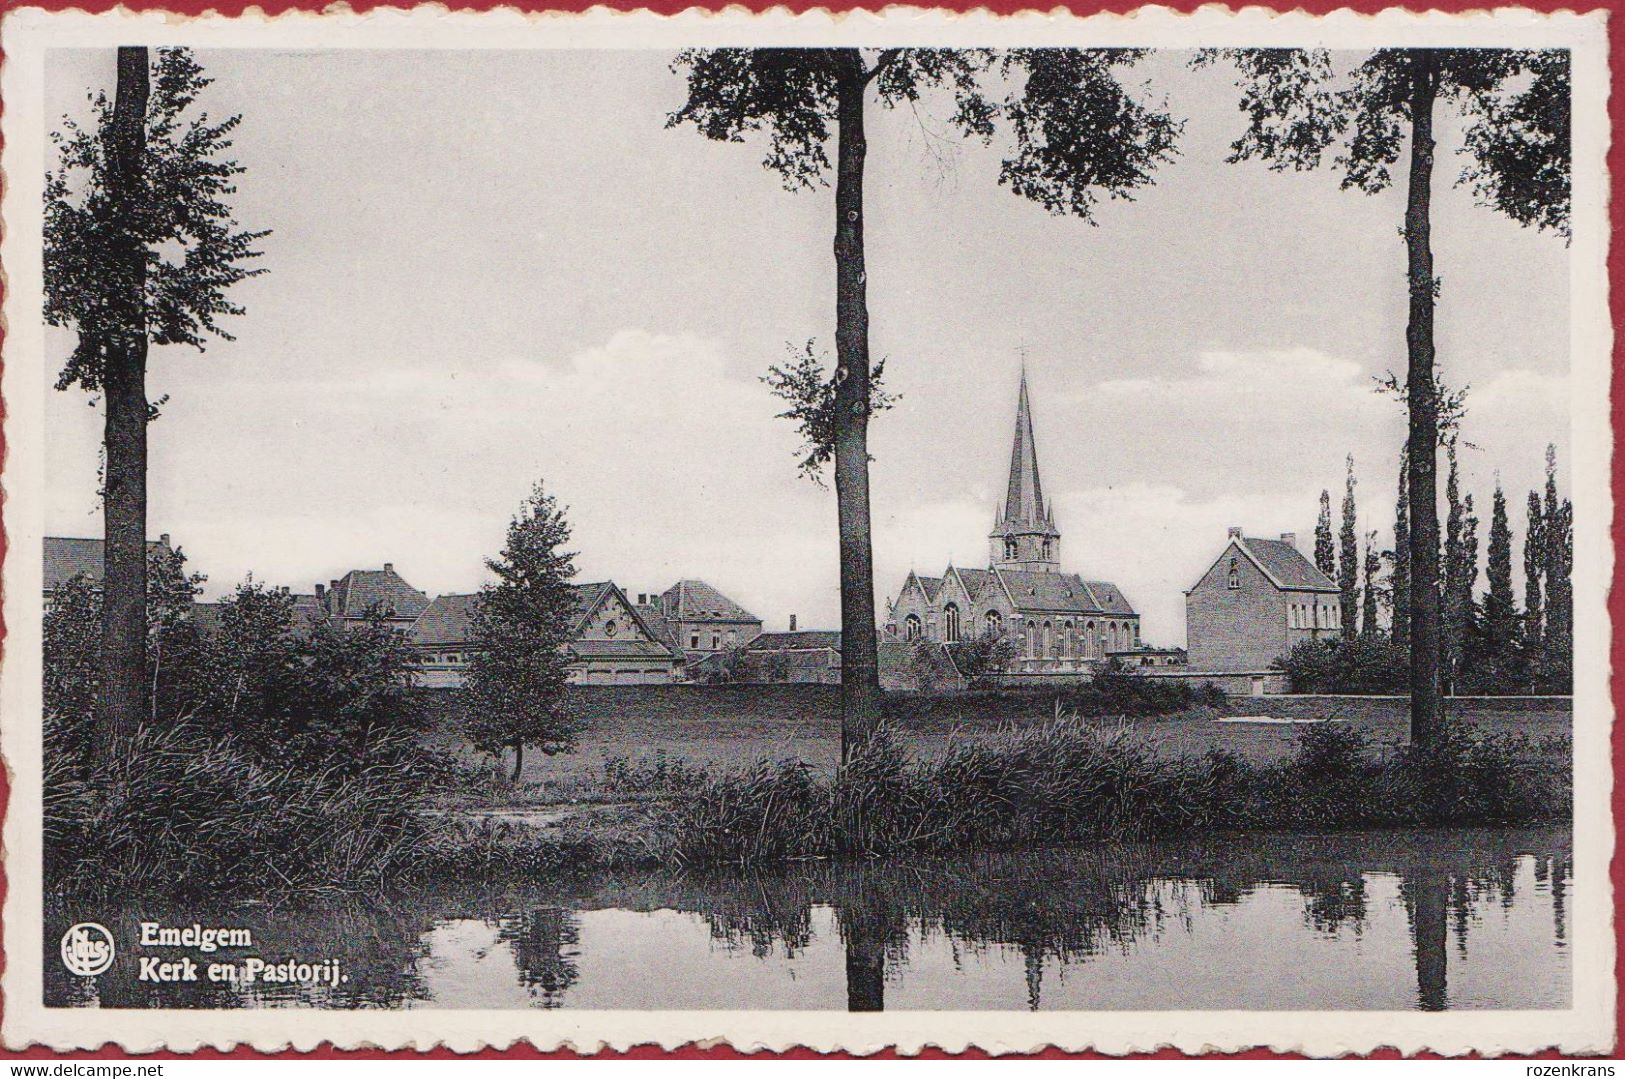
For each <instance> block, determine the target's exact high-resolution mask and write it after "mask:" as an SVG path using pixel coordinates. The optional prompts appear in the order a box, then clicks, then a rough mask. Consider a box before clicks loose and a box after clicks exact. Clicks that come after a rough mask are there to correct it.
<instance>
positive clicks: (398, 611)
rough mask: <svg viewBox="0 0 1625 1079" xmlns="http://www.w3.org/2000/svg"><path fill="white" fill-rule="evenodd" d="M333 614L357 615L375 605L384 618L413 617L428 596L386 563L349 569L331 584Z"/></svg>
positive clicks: (357, 616) (426, 602) (355, 616)
mask: <svg viewBox="0 0 1625 1079" xmlns="http://www.w3.org/2000/svg"><path fill="white" fill-rule="evenodd" d="M332 604H333V607H332V610H333V613H334V614H335V615H337V616H339V617H341V618H360V617H361V616H362V615H364V614H366V613H367V610H368V609H369V608H371V607H374V606H376V607H377V608H378V609H379V610H380V611H382V612H383V613H384V615H385V617H388V618H416V617H417V616H418V615H420V614H422V613H423V612H424V610H425V609H426V608H427V607H428V606H429V597H428V596H427V595H426V594H424V593H422V592H419V591H418V590H417V589H416V588H413V587H412V586H411V585H409V584H407V583H406V581H405V580H404V579H403V578H402V577H401V575H400V574H398V573H396V572H395V567H394V566H392V565H390V564H389V563H387V562H386V563H385V564H384V568H383V569H353V570H351V571H350V572H349V573H346V574H345V575H344V576H343V577H340V578H339V580H338V583H337V584H335V585H334V586H333V599H332Z"/></svg>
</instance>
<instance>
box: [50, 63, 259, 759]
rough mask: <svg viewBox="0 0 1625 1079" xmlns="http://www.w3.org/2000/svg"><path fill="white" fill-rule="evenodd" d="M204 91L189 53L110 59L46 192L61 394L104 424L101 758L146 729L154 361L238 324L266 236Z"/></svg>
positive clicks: (65, 135)
mask: <svg viewBox="0 0 1625 1079" xmlns="http://www.w3.org/2000/svg"><path fill="white" fill-rule="evenodd" d="M209 82H210V80H209V79H208V78H206V77H205V76H204V75H203V70H202V69H201V68H200V67H198V65H197V63H196V61H194V60H193V59H192V54H191V53H190V52H189V51H187V50H185V49H160V50H159V51H158V60H157V62H156V63H153V62H152V61H151V60H150V58H149V56H148V53H147V49H146V48H145V47H139V46H137V47H128V48H120V49H119V50H118V82H117V89H116V92H115V94H114V97H113V99H112V100H111V101H109V100H108V98H107V95H106V94H105V93H98V94H96V95H95V96H93V97H92V98H91V106H92V109H93V111H94V116H95V121H94V125H93V127H92V128H91V129H89V130H87V129H85V128H81V127H79V126H78V125H77V124H75V123H73V122H72V121H64V124H63V128H64V130H62V131H58V132H53V133H52V141H53V142H54V143H55V144H56V147H57V155H58V167H57V170H56V171H55V172H54V173H51V174H50V175H48V176H47V177H46V180H45V249H44V253H45V321H46V322H47V323H49V324H50V325H52V326H62V327H66V328H69V329H72V330H74V331H76V332H77V334H78V343H77V344H76V345H75V347H74V350H73V354H72V355H71V356H70V357H69V358H68V361H67V364H66V365H65V366H64V367H63V369H62V374H61V377H60V378H59V379H58V380H57V389H59V390H66V389H68V388H69V387H71V386H74V385H78V386H81V387H83V388H84V389H85V390H87V391H89V392H91V393H98V394H101V395H102V398H103V400H104V407H105V409H106V430H105V432H104V435H103V450H104V452H105V455H106V489H105V491H104V492H103V496H102V505H103V511H104V515H105V523H104V541H105V545H106V553H105V569H104V573H103V605H102V606H103V610H102V654H101V660H100V663H101V676H100V679H99V686H100V689H99V691H98V694H97V701H96V749H97V751H98V752H99V753H101V754H103V755H104V757H106V758H107V759H113V758H114V756H115V754H114V746H115V743H118V742H121V741H127V740H129V739H131V738H133V737H134V735H135V733H136V731H137V730H138V729H139V728H140V726H141V721H142V718H143V714H144V711H145V709H144V708H143V706H142V705H143V698H144V696H145V695H146V694H145V690H144V687H145V686H146V684H147V678H146V677H145V674H146V673H147V668H148V662H147V655H146V621H147V616H146V593H147V582H146V575H147V556H146V538H147V536H146V534H147V424H148V423H149V422H150V421H151V420H152V418H153V417H154V415H156V412H155V410H154V408H153V406H152V404H151V403H150V402H148V400H147V390H146V379H147V347H148V345H149V344H157V345H189V346H191V347H193V348H196V349H198V350H199V351H202V349H203V347H204V341H205V339H206V338H207V337H208V336H209V335H214V336H216V337H220V338H223V339H225V340H230V339H231V335H230V334H229V333H227V332H226V331H225V330H224V329H223V328H222V327H221V325H220V320H221V318H223V317H224V316H226V315H240V314H242V309H241V308H240V307H238V306H237V305H235V304H233V303H232V302H231V301H230V300H228V299H227V298H226V292H227V290H228V289H229V288H230V287H231V286H232V285H234V284H236V283H238V282H239V281H241V280H243V279H244V278H246V277H252V276H255V275H256V274H261V273H264V272H265V271H264V270H263V269H253V268H250V266H249V265H248V264H249V261H250V260H251V259H254V258H255V257H257V256H258V255H259V252H258V251H257V250H255V249H254V245H255V244H256V243H257V242H258V241H259V240H260V239H261V238H262V237H264V236H265V235H267V234H266V233H264V232H250V231H246V230H243V229H240V228H239V227H238V225H237V222H236V221H235V220H234V219H233V218H232V216H231V208H230V207H229V206H228V205H227V204H226V202H225V198H226V196H228V195H231V194H232V193H233V192H235V191H236V188H235V187H234V186H233V184H234V177H235V176H236V175H237V174H238V173H240V172H242V171H243V170H242V167H241V166H240V165H238V164H237V163H236V162H235V161H230V160H226V159H224V158H223V157H222V156H221V155H222V154H223V153H224V152H225V151H226V150H228V149H229V148H230V146H231V139H230V135H231V132H232V130H233V129H234V128H235V127H236V126H237V122H238V117H235V116H233V117H230V118H228V119H226V120H223V121H221V122H219V123H210V121H209V118H208V117H207V116H206V115H201V114H199V115H197V116H196V117H195V118H193V119H190V120H189V119H187V118H186V117H187V113H188V110H190V108H191V106H192V105H193V103H194V102H195V101H196V100H197V97H198V94H199V93H201V92H202V90H203V89H204V88H205V87H206V86H208V85H209Z"/></svg>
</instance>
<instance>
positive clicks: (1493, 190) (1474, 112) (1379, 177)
mask: <svg viewBox="0 0 1625 1079" xmlns="http://www.w3.org/2000/svg"><path fill="white" fill-rule="evenodd" d="M1423 54H1427V58H1428V59H1429V60H1431V62H1432V66H1433V70H1435V71H1436V72H1437V79H1438V83H1437V85H1438V94H1439V97H1440V98H1442V99H1443V100H1446V101H1449V102H1452V103H1454V104H1455V105H1456V106H1457V107H1458V109H1459V110H1460V112H1461V114H1462V116H1463V117H1464V119H1465V120H1466V134H1465V137H1464V139H1463V145H1462V147H1461V153H1462V154H1463V155H1464V156H1465V157H1466V159H1467V161H1466V163H1465V165H1464V167H1463V170H1462V173H1461V176H1460V179H1459V182H1461V183H1463V184H1467V185H1469V186H1471V187H1472V188H1473V190H1474V191H1475V192H1476V193H1477V194H1478V195H1479V196H1480V198H1481V199H1482V200H1483V202H1484V203H1485V204H1486V205H1488V206H1490V207H1492V208H1494V209H1496V210H1498V211H1500V212H1501V213H1504V214H1506V215H1507V216H1508V217H1511V218H1512V219H1513V220H1514V221H1517V222H1519V223H1520V224H1523V225H1534V226H1535V227H1537V228H1542V229H1550V230H1552V231H1556V232H1559V233H1562V234H1563V235H1565V236H1566V235H1567V234H1568V228H1569V202H1570V192H1569V188H1570V175H1569V172H1570V167H1569V163H1570V153H1569V141H1570V140H1569V124H1570V107H1569V94H1570V80H1569V54H1568V51H1567V50H1561V49H1548V50H1520V49H1432V50H1422V49H1377V50H1375V51H1373V52H1372V53H1370V54H1369V55H1368V56H1367V57H1366V58H1365V59H1364V60H1363V61H1362V62H1361V63H1359V64H1358V65H1356V66H1355V67H1354V68H1353V70H1351V71H1347V72H1344V71H1339V70H1338V69H1337V68H1336V66H1335V65H1334V64H1333V62H1332V59H1331V54H1330V53H1328V52H1326V51H1325V50H1322V49H1227V50H1209V51H1206V52H1204V53H1203V54H1201V56H1200V57H1199V60H1198V63H1201V64H1206V63H1212V62H1213V61H1214V60H1216V59H1218V58H1219V57H1220V56H1223V57H1224V58H1227V59H1229V60H1230V61H1231V62H1232V63H1234V64H1235V66H1236V69H1237V72H1238V75H1239V78H1238V80H1237V82H1238V86H1239V88H1240V90H1241V99H1240V108H1241V111H1243V112H1244V113H1246V114H1247V129H1246V131H1245V133H1244V134H1242V135H1241V137H1240V138H1238V139H1236V140H1235V142H1234V143H1232V144H1231V155H1230V160H1232V161H1245V160H1252V159H1257V160H1260V161H1264V162H1266V163H1267V164H1268V165H1269V167H1270V168H1272V169H1276V170H1283V169H1312V168H1316V167H1318V166H1320V164H1321V163H1322V159H1323V157H1324V155H1325V154H1326V153H1327V152H1328V151H1329V150H1333V148H1334V147H1335V148H1336V149H1335V156H1334V159H1333V166H1334V167H1335V168H1336V169H1337V170H1338V171H1339V172H1341V173H1342V184H1343V186H1344V187H1345V188H1353V189H1357V190H1360V191H1363V192H1366V193H1367V194H1374V193H1376V192H1379V191H1383V190H1386V189H1387V188H1388V187H1390V186H1391V185H1392V184H1393V182H1394V176H1393V166H1394V165H1395V164H1396V163H1397V162H1398V161H1399V156H1400V153H1401V152H1402V150H1403V149H1404V146H1405V130H1404V125H1405V124H1406V123H1408V122H1409V121H1410V120H1411V116H1410V97H1411V80H1412V78H1413V77H1414V73H1415V68H1416V64H1417V62H1418V61H1419V59H1421V58H1422V57H1423Z"/></svg>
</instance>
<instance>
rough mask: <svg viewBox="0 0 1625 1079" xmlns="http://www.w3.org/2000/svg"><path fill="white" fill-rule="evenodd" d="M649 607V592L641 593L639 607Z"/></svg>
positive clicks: (639, 594)
mask: <svg viewBox="0 0 1625 1079" xmlns="http://www.w3.org/2000/svg"><path fill="white" fill-rule="evenodd" d="M648 605H649V593H647V592H639V593H638V606H639V607H647V606H648Z"/></svg>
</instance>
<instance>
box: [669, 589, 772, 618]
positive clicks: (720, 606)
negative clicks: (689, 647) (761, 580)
mask: <svg viewBox="0 0 1625 1079" xmlns="http://www.w3.org/2000/svg"><path fill="white" fill-rule="evenodd" d="M660 598H661V602H662V606H663V607H664V608H665V611H666V617H668V618H670V619H672V620H673V621H677V622H760V621H761V619H760V618H757V617H756V616H755V615H753V614H751V613H750V612H749V611H747V610H745V608H743V607H741V606H740V605H739V604H737V603H735V602H734V601H733V600H731V599H729V598H728V597H727V596H725V595H723V594H722V593H721V592H719V591H717V590H716V589H715V588H713V587H712V586H711V585H708V584H706V583H705V582H704V581H698V580H682V581H678V582H677V583H676V584H674V585H672V586H671V587H670V588H668V589H666V591H665V592H664V593H663V594H662V595H661V597H660Z"/></svg>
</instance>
